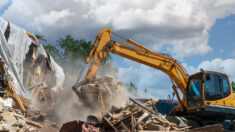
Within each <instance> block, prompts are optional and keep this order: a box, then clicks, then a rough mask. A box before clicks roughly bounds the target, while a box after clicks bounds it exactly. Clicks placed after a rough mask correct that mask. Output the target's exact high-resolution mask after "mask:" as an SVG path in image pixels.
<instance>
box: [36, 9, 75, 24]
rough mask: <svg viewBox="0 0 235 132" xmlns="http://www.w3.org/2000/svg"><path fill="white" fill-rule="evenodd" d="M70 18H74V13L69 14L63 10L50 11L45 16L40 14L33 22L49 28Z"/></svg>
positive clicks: (66, 10)
mask: <svg viewBox="0 0 235 132" xmlns="http://www.w3.org/2000/svg"><path fill="white" fill-rule="evenodd" d="M70 16H74V13H72V12H70V11H69V10H68V9H63V10H61V11H55V10H52V11H50V12H49V13H47V14H42V15H40V16H39V17H37V18H35V21H37V22H39V23H41V24H45V25H50V26H51V25H54V24H58V23H61V21H63V20H66V19H68V17H70Z"/></svg>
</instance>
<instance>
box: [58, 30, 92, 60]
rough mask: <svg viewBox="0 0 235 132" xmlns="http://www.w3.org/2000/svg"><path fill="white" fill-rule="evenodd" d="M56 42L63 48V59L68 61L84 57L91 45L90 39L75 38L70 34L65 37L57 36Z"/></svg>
mask: <svg viewBox="0 0 235 132" xmlns="http://www.w3.org/2000/svg"><path fill="white" fill-rule="evenodd" d="M57 42H58V44H59V46H60V48H61V49H62V50H63V60H69V61H73V60H76V59H78V58H85V57H86V56H87V55H88V54H89V52H90V50H91V47H92V43H91V41H85V40H83V39H81V40H76V39H74V38H73V37H72V36H71V35H66V36H65V38H59V40H57Z"/></svg>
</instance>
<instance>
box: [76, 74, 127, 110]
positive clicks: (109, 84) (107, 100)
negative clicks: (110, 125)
mask: <svg viewBox="0 0 235 132" xmlns="http://www.w3.org/2000/svg"><path fill="white" fill-rule="evenodd" d="M122 85H123V84H122V83H121V82H118V81H117V80H116V79H115V78H114V77H111V76H103V77H101V78H98V77H94V78H93V79H92V80H90V81H89V82H88V83H86V84H84V85H82V86H81V87H79V88H78V89H76V90H75V92H76V94H77V95H78V97H79V100H80V101H81V102H83V104H84V105H85V106H88V107H93V108H94V109H95V108H102V111H108V110H109V109H110V108H111V106H112V105H114V104H115V105H117V106H120V105H122V103H123V102H125V101H124V100H125V98H124V93H123V87H122ZM120 99H123V100H120ZM97 100H98V101H97ZM117 101H118V102H117ZM95 102H99V103H95Z"/></svg>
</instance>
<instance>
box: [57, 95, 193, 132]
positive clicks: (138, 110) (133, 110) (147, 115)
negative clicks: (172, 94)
mask: <svg viewBox="0 0 235 132" xmlns="http://www.w3.org/2000/svg"><path fill="white" fill-rule="evenodd" d="M131 100H132V101H133V99H131ZM158 100H159V98H157V99H154V100H152V101H148V102H146V103H144V104H140V103H138V102H136V101H134V103H133V104H129V105H126V106H125V107H120V108H117V107H112V109H111V110H110V111H109V112H107V113H106V114H104V116H103V117H102V120H100V117H99V116H92V115H90V116H88V117H87V122H82V121H79V122H76V121H73V122H69V123H66V124H64V125H63V127H62V128H61V132H67V130H69V131H70V132H75V131H82V130H85V129H90V130H94V131H127V132H130V131H140V130H154V131H171V130H172V131H185V130H187V129H188V128H190V126H180V125H177V124H175V123H173V122H169V121H168V120H167V119H165V117H164V116H163V115H161V114H160V113H158V112H157V111H156V110H154V109H153V104H154V103H155V102H156V101H158ZM73 128H74V129H73Z"/></svg>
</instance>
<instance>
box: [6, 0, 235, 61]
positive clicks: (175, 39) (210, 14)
mask: <svg viewBox="0 0 235 132" xmlns="http://www.w3.org/2000/svg"><path fill="white" fill-rule="evenodd" d="M234 6H235V1H234V0H223V1H221V0H203V1H198V0H190V1H189V0H158V1H156V0H149V1H146V0H134V1H126V0H108V1H107V0H89V1H88V0H70V1H67V0H57V1H56V2H54V1H53V0H33V1H27V0H14V1H13V3H12V5H11V6H10V7H9V9H8V10H7V11H5V13H4V14H3V17H4V18H6V19H8V20H10V21H11V22H13V23H15V24H17V25H19V26H22V27H24V28H26V29H28V30H30V31H32V32H36V33H38V32H39V33H40V34H42V35H44V34H45V35H46V36H47V39H51V40H55V39H57V38H58V37H61V36H63V35H64V34H72V35H73V36H79V38H85V39H88V40H93V39H94V38H95V36H96V34H97V33H98V31H99V30H100V29H102V28H104V27H111V28H112V29H113V30H114V31H115V32H119V33H121V34H123V35H124V36H125V37H131V38H132V39H133V40H136V41H137V42H140V43H145V44H146V46H148V47H151V48H153V49H155V50H161V48H162V46H166V45H167V47H168V48H167V51H168V52H169V53H173V54H174V56H177V57H181V58H183V57H186V56H191V55H198V54H199V55H204V54H206V53H208V52H210V51H212V48H211V47H210V45H208V43H207V42H208V37H209V35H208V31H209V30H210V28H211V26H212V25H213V24H214V23H215V20H216V19H217V18H222V17H225V16H228V15H231V14H234V12H235V8H234ZM61 20H62V21H61ZM26 23H27V24H26ZM185 47H186V48H185Z"/></svg>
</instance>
